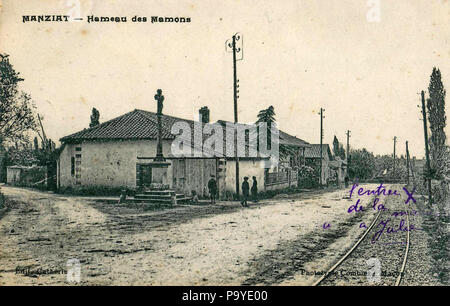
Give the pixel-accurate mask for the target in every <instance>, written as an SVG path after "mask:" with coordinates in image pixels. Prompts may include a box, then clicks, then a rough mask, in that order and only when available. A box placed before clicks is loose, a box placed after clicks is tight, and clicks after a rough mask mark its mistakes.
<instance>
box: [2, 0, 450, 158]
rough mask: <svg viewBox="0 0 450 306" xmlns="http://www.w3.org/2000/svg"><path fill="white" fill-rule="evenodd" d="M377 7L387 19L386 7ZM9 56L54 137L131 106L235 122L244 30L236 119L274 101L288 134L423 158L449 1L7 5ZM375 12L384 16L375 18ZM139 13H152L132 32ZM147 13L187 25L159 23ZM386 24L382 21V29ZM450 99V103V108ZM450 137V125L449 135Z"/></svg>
mask: <svg viewBox="0 0 450 306" xmlns="http://www.w3.org/2000/svg"><path fill="white" fill-rule="evenodd" d="M78 7H79V8H80V10H79V12H80V16H81V17H83V18H84V20H83V21H78V22H76V21H71V22H67V23H56V22H53V23H52V22H47V23H45V22H43V23H35V22H34V23H33V22H26V23H24V22H22V21H23V18H22V16H23V15H53V14H62V15H69V14H70V15H71V16H72V15H73V16H76V15H77V10H76V8H78ZM378 8H379V10H378ZM0 9H1V11H0V52H1V53H7V54H9V55H10V62H11V63H12V64H13V65H14V67H15V69H16V70H17V71H19V72H20V74H21V76H22V78H24V79H25V81H24V82H22V84H21V89H23V90H24V91H26V92H28V93H29V94H31V96H32V98H33V100H34V101H35V103H36V107H37V110H38V112H39V113H40V114H41V115H42V116H43V117H44V121H43V123H44V126H45V129H46V133H47V135H48V137H50V138H52V139H53V140H55V141H57V140H58V139H59V138H61V137H63V136H65V135H68V134H71V133H74V132H76V131H79V130H81V129H83V128H87V127H88V126H89V122H90V115H91V110H92V108H93V107H95V108H97V109H98V110H99V111H100V122H104V121H106V120H109V119H112V118H114V117H117V116H119V115H122V114H124V113H126V112H129V111H132V110H133V109H136V108H137V109H144V110H149V111H156V101H155V100H154V98H153V96H154V94H155V92H156V89H158V88H161V89H162V90H163V94H164V96H165V100H164V103H165V104H164V113H166V114H169V115H173V116H177V117H182V118H186V119H194V116H195V115H196V114H198V109H199V108H200V107H202V106H205V105H206V106H208V107H209V109H210V111H211V121H216V120H220V119H221V120H229V121H232V120H233V89H232V88H233V65H232V55H231V54H230V53H227V52H226V51H225V41H226V40H227V39H229V38H231V36H232V35H233V34H234V33H236V32H239V33H242V35H243V42H244V45H243V49H244V58H243V60H242V61H239V62H238V63H237V74H238V78H239V84H240V88H239V89H240V93H239V96H240V97H239V100H238V116H239V121H241V122H245V123H250V122H254V121H255V120H256V116H257V114H258V112H259V110H261V109H264V108H267V107H268V106H270V105H273V106H274V108H275V113H276V120H277V122H278V125H279V128H280V129H281V130H283V131H285V132H287V133H289V134H292V135H295V136H297V137H299V138H301V139H303V140H305V141H308V142H310V143H319V140H320V138H319V137H320V116H319V115H318V112H319V111H320V108H321V107H323V108H324V109H325V113H324V114H325V118H324V143H329V144H330V145H331V144H332V141H333V137H334V136H335V135H336V136H337V138H338V139H339V140H340V141H341V142H342V143H344V144H345V142H346V135H345V133H346V131H347V130H351V138H350V145H351V147H352V148H366V149H368V150H369V151H372V152H374V153H375V154H392V151H393V137H394V136H396V137H397V139H398V142H397V152H398V154H404V153H405V141H406V140H408V141H409V147H410V154H411V155H412V156H417V157H422V156H423V155H424V137H423V122H422V121H421V120H420V119H421V112H420V109H419V108H418V107H417V105H419V104H420V91H421V90H427V88H428V84H429V78H430V74H431V72H432V69H433V67H434V66H436V67H438V68H439V69H440V70H441V72H442V80H443V83H444V86H445V87H446V88H447V89H448V88H450V61H449V58H450V44H449V42H448V40H449V39H450V4H449V1H448V0H445V1H444V0H435V1H429V0H379V1H377V0H369V1H367V0H352V1H350V0H280V1H265V0H258V1H256V0H246V1H243V0H228V1H211V0H203V1H186V0H177V1H173V0H150V1H135V0H122V1H113V0H111V1H101V2H100V1H93V0H80V1H77V0H34V1H27V0H14V1H13V0H3V1H1V7H0ZM374 10H375V12H376V11H377V10H378V12H379V15H376V14H375V15H376V16H379V18H378V19H377V18H375V19H373V18H368V14H369V17H370V16H373V15H371V14H370V13H373V12H374ZM91 15H94V16H97V17H100V16H126V17H127V20H128V22H126V23H94V22H91V23H88V22H87V20H86V19H87V16H91ZM134 16H142V17H144V16H145V17H147V22H146V23H133V22H131V18H132V17H134ZM150 16H168V17H169V16H172V17H190V18H191V22H189V23H151V22H150ZM377 21H378V22H377ZM449 105H450V103H449V102H448V97H447V107H446V109H447V112H448V111H449V110H448V108H449V107H450V106H449ZM446 132H447V135H450V128H449V127H448V128H447V129H446Z"/></svg>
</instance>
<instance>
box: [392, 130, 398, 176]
mask: <svg viewBox="0 0 450 306" xmlns="http://www.w3.org/2000/svg"><path fill="white" fill-rule="evenodd" d="M396 143H397V136H394V170H393V175H394V176H395V144H396Z"/></svg>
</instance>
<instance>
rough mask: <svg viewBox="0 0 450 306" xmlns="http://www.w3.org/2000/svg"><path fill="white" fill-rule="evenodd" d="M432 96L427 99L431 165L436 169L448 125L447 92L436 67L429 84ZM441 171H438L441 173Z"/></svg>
mask: <svg viewBox="0 0 450 306" xmlns="http://www.w3.org/2000/svg"><path fill="white" fill-rule="evenodd" d="M428 93H429V95H430V97H429V98H428V99H427V110H428V121H429V123H430V130H431V137H430V140H431V141H430V152H431V164H432V165H431V166H432V168H433V170H436V168H438V165H439V160H440V158H441V157H442V154H444V151H445V139H446V136H445V132H444V128H445V125H446V119H447V118H446V116H445V94H446V91H445V89H444V85H443V84H442V79H441V71H440V70H439V69H437V68H436V67H434V68H433V72H432V73H431V77H430V85H429V86H428ZM440 174H441V173H437V175H440Z"/></svg>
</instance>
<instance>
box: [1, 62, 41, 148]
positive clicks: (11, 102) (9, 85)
mask: <svg viewBox="0 0 450 306" xmlns="http://www.w3.org/2000/svg"><path fill="white" fill-rule="evenodd" d="M21 81H23V79H22V78H20V76H19V73H18V72H16V71H15V70H14V68H13V66H12V65H11V64H10V62H9V58H8V55H6V54H0V139H2V140H3V141H6V142H8V141H9V142H16V141H25V139H26V137H27V136H26V132H27V131H29V130H36V128H37V124H36V117H35V113H34V111H35V107H34V105H33V103H32V102H31V97H30V96H29V95H28V94H26V93H25V92H23V91H19V89H18V84H19V82H21Z"/></svg>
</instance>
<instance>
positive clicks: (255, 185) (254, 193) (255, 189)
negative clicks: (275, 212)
mask: <svg viewBox="0 0 450 306" xmlns="http://www.w3.org/2000/svg"><path fill="white" fill-rule="evenodd" d="M252 180H253V183H252V189H251V190H250V191H251V192H252V198H253V202H255V203H258V182H257V181H256V176H253V177H252Z"/></svg>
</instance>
